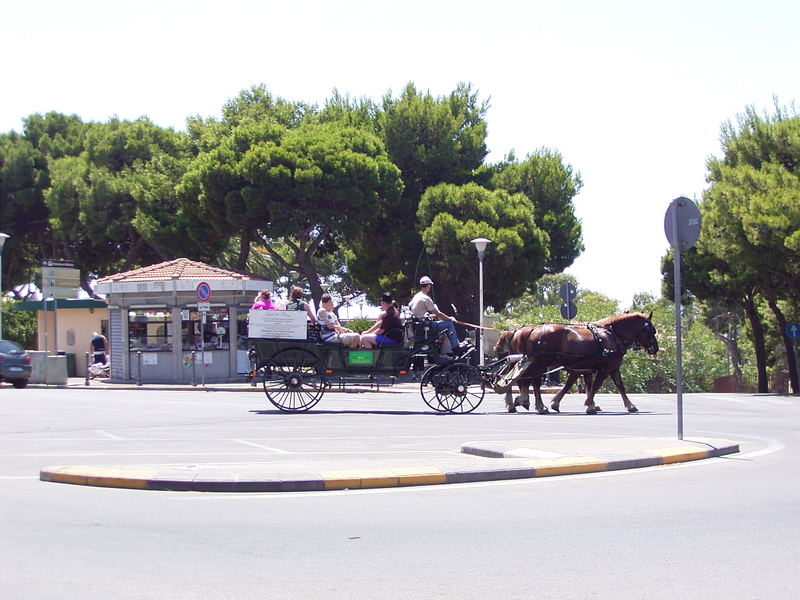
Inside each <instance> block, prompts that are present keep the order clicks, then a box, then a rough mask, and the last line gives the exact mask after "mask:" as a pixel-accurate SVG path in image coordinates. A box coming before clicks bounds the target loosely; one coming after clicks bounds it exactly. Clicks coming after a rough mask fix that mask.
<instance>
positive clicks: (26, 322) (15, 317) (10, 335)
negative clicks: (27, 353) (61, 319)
mask: <svg viewBox="0 0 800 600" xmlns="http://www.w3.org/2000/svg"><path fill="white" fill-rule="evenodd" d="M15 305H16V301H14V300H10V301H8V300H3V301H1V302H0V310H2V311H3V339H4V340H12V341H14V342H17V343H18V344H19V345H21V346H22V347H23V348H25V349H26V350H35V349H36V313H33V312H27V311H22V310H13V308H14V306H15Z"/></svg>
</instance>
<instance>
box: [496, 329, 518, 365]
mask: <svg viewBox="0 0 800 600" xmlns="http://www.w3.org/2000/svg"><path fill="white" fill-rule="evenodd" d="M513 338H514V330H512V331H504V332H503V333H501V334H500V338H499V339H498V340H497V343H496V344H495V345H494V353H495V355H496V356H497V358H504V357H505V356H508V355H509V354H510V353H511V340H512V339H513Z"/></svg>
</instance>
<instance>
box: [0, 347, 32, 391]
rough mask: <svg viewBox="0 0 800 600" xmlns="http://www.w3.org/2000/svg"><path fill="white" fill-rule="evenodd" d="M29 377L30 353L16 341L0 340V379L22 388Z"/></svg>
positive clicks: (26, 383)
mask: <svg viewBox="0 0 800 600" xmlns="http://www.w3.org/2000/svg"><path fill="white" fill-rule="evenodd" d="M30 378H31V355H30V354H28V353H27V352H26V351H25V349H24V348H23V347H22V346H20V345H19V344H18V343H17V342H12V341H11V340H0V381H7V382H9V383H10V384H11V385H13V386H14V387H15V388H24V387H25V386H26V385H28V380H29V379H30Z"/></svg>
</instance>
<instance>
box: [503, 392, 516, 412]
mask: <svg viewBox="0 0 800 600" xmlns="http://www.w3.org/2000/svg"><path fill="white" fill-rule="evenodd" d="M506 410H507V411H508V412H510V413H515V412H517V403H516V402H514V397H513V396H512V395H511V390H509V391H507V392H506Z"/></svg>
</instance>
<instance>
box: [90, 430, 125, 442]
mask: <svg viewBox="0 0 800 600" xmlns="http://www.w3.org/2000/svg"><path fill="white" fill-rule="evenodd" d="M92 431H94V432H95V433H97V434H99V435H102V436H103V437H105V438H108V439H109V440H121V439H123V438H121V437H119V436H118V435H114V434H113V433H109V432H108V431H104V430H102V429H93V430H92Z"/></svg>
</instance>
